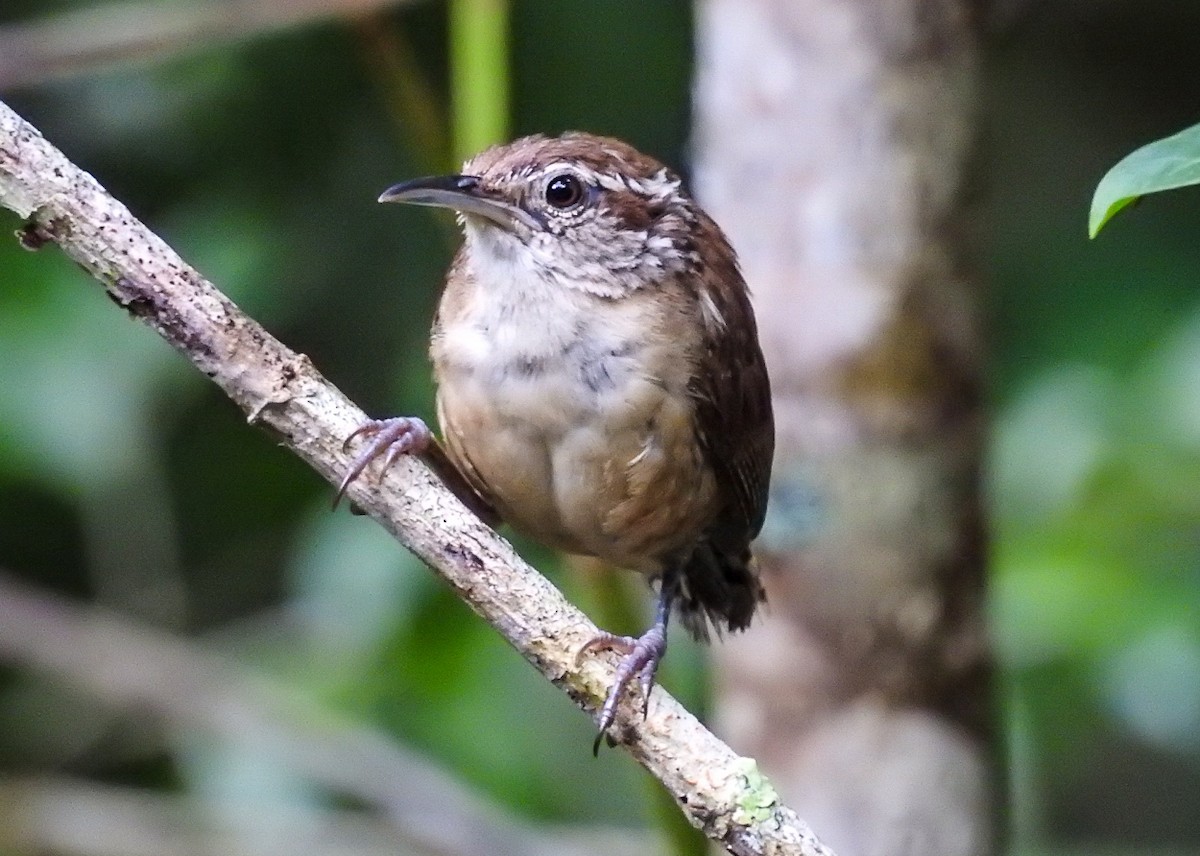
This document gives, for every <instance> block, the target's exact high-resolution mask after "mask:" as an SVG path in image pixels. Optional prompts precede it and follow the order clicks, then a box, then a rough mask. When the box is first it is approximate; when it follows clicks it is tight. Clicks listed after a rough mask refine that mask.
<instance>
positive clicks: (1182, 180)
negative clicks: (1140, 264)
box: [1088, 125, 1200, 238]
mask: <svg viewBox="0 0 1200 856" xmlns="http://www.w3.org/2000/svg"><path fill="white" fill-rule="evenodd" d="M1192 184H1200V125H1193V126H1192V127H1190V128H1188V129H1187V130H1184V131H1180V132H1179V133H1178V134H1175V135H1174V136H1171V137H1167V138H1166V139H1163V140H1157V141H1155V142H1153V143H1150V144H1149V145H1145V146H1142V147H1141V148H1140V149H1137V150H1136V151H1133V152H1131V153H1130V154H1128V155H1126V156H1125V157H1124V158H1123V159H1122V160H1121V161H1120V162H1119V163H1118V164H1117V165H1116V166H1114V167H1113V168H1112V169H1110V170H1109V171H1108V173H1107V174H1106V175H1105V176H1104V178H1102V179H1100V183H1099V184H1098V185H1096V193H1095V195H1094V196H1093V197H1092V210H1091V213H1090V214H1089V215H1088V236H1089V237H1091V238H1094V237H1096V234H1097V233H1098V232H1099V231H1100V229H1101V228H1103V226H1104V224H1105V223H1107V222H1108V221H1109V220H1111V219H1112V218H1113V216H1114V215H1115V214H1116V213H1117V212H1118V211H1120V210H1121V209H1122V208H1124V207H1125V206H1126V205H1129V204H1130V203H1132V202H1136V201H1137V198H1138V197H1139V196H1143V195H1145V194H1147V193H1157V192H1158V191H1160V190H1173V189H1175V188H1177V187H1187V186H1188V185H1192Z"/></svg>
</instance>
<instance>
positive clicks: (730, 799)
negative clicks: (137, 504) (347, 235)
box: [0, 103, 829, 854]
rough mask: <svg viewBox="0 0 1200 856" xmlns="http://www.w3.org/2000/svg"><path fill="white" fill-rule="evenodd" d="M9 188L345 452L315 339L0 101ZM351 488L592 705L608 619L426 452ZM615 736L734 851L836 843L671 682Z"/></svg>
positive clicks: (233, 388) (151, 312)
mask: <svg viewBox="0 0 1200 856" xmlns="http://www.w3.org/2000/svg"><path fill="white" fill-rule="evenodd" d="M0 204H2V205H3V206H5V207H7V208H10V209H12V210H13V211H15V212H16V213H17V214H19V215H20V216H21V217H23V218H25V219H26V222H25V225H24V226H23V227H22V229H21V230H20V231H19V233H18V234H19V237H20V239H21V240H22V241H23V242H24V243H25V245H26V246H28V247H30V248H37V247H40V246H42V245H44V244H47V243H56V244H58V245H59V247H61V248H62V250H63V251H64V252H65V253H66V254H67V255H68V256H70V257H71V258H72V259H74V260H75V261H76V262H78V263H79V264H80V265H81V266H82V267H83V268H85V269H86V270H87V271H89V272H90V273H91V274H92V275H93V276H94V277H95V278H96V279H97V280H98V281H99V282H100V283H101V284H102V285H103V287H104V289H105V291H106V292H107V294H108V296H109V297H110V298H111V299H112V300H113V302H115V303H116V304H117V305H118V306H120V307H122V308H124V309H125V310H126V311H127V312H129V313H130V314H131V315H134V316H137V317H138V318H140V319H142V320H143V321H144V322H145V323H147V324H148V325H150V326H151V327H152V328H154V329H155V330H157V331H158V333H159V334H160V335H161V336H162V337H163V338H164V339H166V340H167V341H168V342H169V343H170V344H171V345H173V346H174V347H175V348H176V349H177V350H178V351H180V352H181V353H182V354H183V355H184V356H186V357H187V358H188V359H189V360H191V361H192V363H194V364H195V365H196V367H197V368H198V369H200V370H201V371H202V372H204V373H205V374H206V375H207V376H208V377H210V378H212V380H213V382H215V383H216V384H217V385H218V386H219V387H221V389H222V390H224V391H225V393H226V394H227V395H228V396H229V397H230V398H231V399H232V400H233V401H234V402H235V403H236V404H237V405H238V406H239V407H240V408H241V409H242V410H243V411H244V412H245V413H246V415H247V418H248V420H249V421H250V422H251V423H252V424H256V425H259V426H260V427H262V428H264V429H266V430H268V431H270V432H272V433H273V434H275V435H276V436H277V437H278V438H279V439H280V441H281V442H282V443H283V444H284V445H285V446H287V447H288V448H289V449H291V450H292V451H293V452H295V453H296V454H297V455H299V456H300V457H301V458H303V459H304V460H305V461H306V462H308V464H309V465H310V466H312V467H313V469H315V470H316V471H317V472H318V473H320V474H321V476H322V477H323V478H325V479H326V480H329V481H334V480H336V479H337V478H338V477H339V476H340V475H341V473H342V472H343V471H344V470H345V468H346V466H347V463H348V461H347V456H346V454H345V453H344V452H343V451H342V448H341V447H342V439H343V438H344V437H346V436H347V435H348V434H350V432H351V431H353V430H354V428H355V427H357V426H358V424H360V423H361V422H362V421H363V419H364V418H365V417H364V415H363V413H362V412H361V411H360V410H358V408H356V407H355V406H354V405H353V404H352V403H351V402H350V401H349V400H347V399H346V397H345V396H344V395H342V393H341V392H339V391H338V390H337V389H336V388H335V387H333V386H332V385H331V384H330V383H329V382H328V381H327V380H325V378H323V377H322V376H321V375H320V373H319V372H318V371H317V370H316V369H315V368H314V367H313V365H312V363H311V362H310V361H309V360H308V359H307V358H306V357H305V356H303V355H302V354H297V353H295V352H293V351H291V350H289V349H288V348H287V347H285V346H284V345H283V344H282V343H281V342H279V341H278V340H276V339H275V338H273V337H272V336H271V335H270V334H269V333H267V331H266V330H264V329H263V328H262V327H261V326H260V325H259V324H258V323H256V322H255V321H254V320H253V319H251V318H249V317H247V316H246V315H245V314H244V313H243V312H241V310H239V309H238V307H237V306H235V305H234V304H233V303H232V302H231V301H230V300H229V299H228V298H227V297H225V296H224V295H223V294H221V292H219V291H218V290H217V289H216V288H215V287H214V286H213V285H212V283H210V282H208V281H207V280H205V279H204V278H203V277H202V276H201V275H200V274H199V273H197V272H196V271H195V270H193V269H192V268H191V267H189V266H188V265H187V264H186V263H185V262H184V261H183V260H182V259H181V258H180V257H179V256H178V255H177V254H176V253H175V251H174V250H172V249H171V248H170V247H169V246H167V244H166V243H165V242H164V241H163V240H162V239H161V238H159V237H158V236H156V235H155V234H153V233H152V232H151V231H150V230H149V229H147V228H146V227H145V226H144V225H143V224H142V223H141V222H139V221H138V220H137V219H136V218H135V217H134V216H133V215H132V214H130V212H129V210H128V209H127V208H125V206H124V205H122V204H121V203H120V202H118V201H117V200H115V199H113V198H112V197H111V196H110V195H109V194H108V193H106V192H105V190H104V188H102V187H101V186H100V185H99V184H98V183H97V182H96V180H95V179H94V178H92V177H91V176H90V175H88V174H87V173H85V172H83V171H82V170H80V169H79V168H78V167H76V166H75V165H74V164H72V163H71V162H70V161H68V160H67V158H66V157H65V156H64V155H63V154H62V153H61V152H59V151H58V150H57V149H56V148H54V147H53V146H51V145H50V144H49V143H48V142H46V140H45V139H44V138H43V137H42V135H41V134H40V133H39V132H38V131H37V129H35V128H34V127H33V126H32V125H30V124H29V123H27V122H25V121H24V120H23V119H21V117H19V116H18V115H17V114H15V113H14V112H12V110H10V109H9V108H8V107H7V106H6V105H4V104H3V103H0ZM347 496H348V498H349V499H350V500H351V501H353V502H354V503H355V504H356V505H358V506H359V507H360V508H361V509H362V510H363V511H364V512H366V513H367V514H369V515H370V516H371V517H373V518H374V519H375V520H377V521H378V522H379V523H380V524H381V525H382V526H384V527H385V528H386V529H387V530H388V531H389V532H391V533H392V534H393V535H394V536H395V537H396V539H397V540H399V541H400V542H401V543H402V544H403V545H404V546H406V547H408V548H409V549H410V550H412V551H413V553H415V554H416V555H417V556H419V557H420V558H421V559H422V560H423V561H425V562H426V563H427V564H428V565H429V566H430V567H431V568H433V569H434V571H435V572H436V573H437V574H438V575H439V576H440V577H442V579H444V580H445V581H446V582H447V583H448V584H449V585H450V586H451V587H452V588H453V589H454V590H455V591H456V592H457V593H458V594H459V595H460V596H461V597H462V598H463V600H464V601H466V603H467V604H468V605H469V606H470V607H471V608H472V609H473V610H475V612H477V613H478V614H479V615H481V616H482V617H483V618H484V619H485V620H487V621H488V623H490V624H491V625H492V626H494V627H495V628H496V629H497V630H498V631H499V632H500V633H501V634H502V635H503V636H504V638H505V639H507V640H508V641H509V643H510V644H512V645H513V647H515V648H516V649H517V650H518V651H519V652H520V653H521V654H522V656H524V657H525V658H526V659H527V660H528V661H529V662H530V663H531V664H533V665H534V666H535V667H536V668H537V669H538V670H539V671H540V672H541V673H542V674H543V675H545V676H546V677H547V678H548V679H549V680H550V681H552V682H553V683H554V684H556V685H557V686H559V687H561V688H562V689H563V690H564V691H565V692H567V693H568V695H570V696H571V698H572V699H574V700H575V702H576V703H577V704H579V705H580V706H581V707H582V708H584V709H585V710H587V711H589V712H590V713H594V712H595V710H596V708H597V706H598V704H599V702H600V701H601V700H602V699H603V696H604V691H605V689H606V688H607V687H608V686H609V684H610V682H611V681H612V678H613V668H612V662H611V661H610V660H608V659H603V658H591V657H589V658H587V659H586V661H585V662H584V663H583V664H582V666H580V667H576V665H575V662H574V658H575V653H576V652H577V651H578V650H579V648H580V646H581V645H582V644H583V643H584V642H585V641H586V640H588V639H589V638H591V637H592V636H593V635H594V634H595V633H596V632H597V631H596V628H595V626H594V625H593V624H592V623H591V622H590V621H589V620H588V619H587V618H586V617H585V616H584V615H583V614H582V613H580V612H579V611H578V610H577V609H575V607H573V606H572V605H571V604H569V603H568V602H567V601H566V600H565V599H564V598H563V596H562V594H561V593H560V592H559V591H558V590H557V589H556V588H554V586H552V585H551V584H550V583H549V582H548V581H547V580H546V579H545V578H544V577H542V576H541V575H540V574H538V573H537V572H536V571H535V570H533V569H532V568H531V567H530V566H529V565H528V564H526V563H525V562H524V561H522V560H521V558H520V557H519V556H518V555H517V554H516V553H515V551H514V550H513V549H512V547H511V546H509V544H508V543H507V542H506V541H505V540H504V539H502V538H501V537H499V536H498V535H497V534H496V533H495V532H493V531H492V530H491V529H489V528H488V527H487V526H485V525H484V524H483V523H482V522H481V521H479V520H478V519H477V518H476V517H474V516H473V515H472V514H471V513H470V512H469V511H468V510H467V509H466V508H465V507H464V506H463V505H462V504H461V503H460V502H459V501H458V500H457V499H455V497H454V496H453V495H452V494H451V493H450V492H449V491H447V490H446V489H445V488H444V487H443V486H442V485H441V484H440V483H439V482H438V481H437V480H436V479H435V478H434V476H433V475H432V474H431V473H430V472H429V471H428V470H427V469H426V468H425V467H424V466H422V465H421V464H420V463H419V462H417V461H413V460H410V459H404V460H401V461H400V462H399V463H398V464H397V465H396V466H395V467H394V468H392V470H391V471H389V473H388V474H387V476H386V477H385V478H384V479H383V480H382V481H381V482H380V483H379V485H378V486H376V485H375V484H374V483H373V481H372V480H371V479H362V480H359V481H357V482H356V483H354V484H352V485H351V486H350V489H349V490H348V492H347ZM613 734H614V737H615V738H616V740H617V741H618V742H619V743H621V744H623V745H624V746H625V747H626V748H627V749H628V751H629V752H630V754H631V755H633V757H634V758H635V759H637V761H638V762H639V763H641V764H642V765H643V766H644V767H645V768H646V769H647V770H649V771H650V773H651V774H652V775H654V776H655V777H656V778H657V779H659V781H661V782H662V783H663V785H664V786H665V787H666V788H667V790H668V791H669V792H670V793H671V794H672V796H673V797H674V798H675V800H676V802H677V804H678V805H679V806H680V809H681V810H682V811H683V812H684V813H685V814H686V816H687V817H688V819H689V820H690V821H691V822H692V823H693V824H694V825H695V826H697V827H698V828H700V829H702V830H703V831H704V833H705V834H706V835H708V836H709V837H710V838H712V839H714V840H716V841H719V842H720V843H721V844H723V845H724V846H725V847H726V848H728V849H729V850H730V851H731V852H733V853H735V854H765V853H771V854H793V853H794V854H828V853H829V851H828V850H827V849H825V848H824V847H823V846H822V845H821V844H820V842H818V841H817V840H816V838H815V837H814V836H813V834H812V832H811V831H810V830H809V829H808V827H807V826H806V825H805V824H804V823H803V822H802V821H800V820H799V818H797V816H796V815H795V813H794V812H792V811H791V810H790V809H788V808H787V807H785V806H783V805H782V804H781V803H780V801H779V800H778V798H777V797H776V796H775V795H774V791H773V790H772V789H771V787H770V784H769V783H768V782H766V780H765V779H763V778H762V777H761V776H760V775H758V774H757V772H756V770H755V767H754V764H753V762H752V761H750V760H749V759H745V758H741V757H739V756H738V755H736V754H735V753H734V752H733V751H732V750H731V749H730V748H729V747H728V746H726V745H725V744H723V743H722V742H721V741H719V740H718V739H717V738H716V737H714V736H713V735H712V733H711V732H709V731H708V730H707V729H706V728H705V727H704V726H703V725H701V724H700V722H699V721H698V720H697V719H696V718H695V717H693V716H692V715H691V714H689V713H688V712H687V711H686V710H684V709H683V708H682V707H681V706H680V705H679V704H678V703H677V702H676V701H674V700H673V699H672V698H671V697H670V696H668V695H667V694H666V693H665V692H664V691H663V690H662V689H660V688H657V687H656V688H655V690H654V694H653V698H652V700H651V703H650V713H649V716H648V717H647V718H646V720H645V721H640V719H639V717H637V716H636V715H632V712H631V711H630V710H623V711H622V713H621V715H620V716H619V717H618V720H617V723H616V725H615V726H614V728H613Z"/></svg>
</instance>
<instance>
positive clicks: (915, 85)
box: [695, 0, 996, 856]
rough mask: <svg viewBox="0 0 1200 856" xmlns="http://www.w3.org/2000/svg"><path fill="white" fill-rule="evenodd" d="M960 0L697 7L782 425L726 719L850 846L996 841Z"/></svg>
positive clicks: (923, 848)
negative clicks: (759, 595)
mask: <svg viewBox="0 0 1200 856" xmlns="http://www.w3.org/2000/svg"><path fill="white" fill-rule="evenodd" d="M968 11H969V10H968V7H967V4H966V2H960V0H705V2H702V3H700V5H699V10H698V22H697V26H698V35H697V54H698V55H697V67H698V72H697V74H698V78H697V91H696V139H695V153H696V185H697V189H698V192H699V196H700V198H701V199H702V201H703V203H704V204H705V206H706V207H707V208H708V210H709V211H710V212H711V213H712V214H713V216H714V217H715V218H716V220H717V221H718V222H719V223H720V224H721V225H722V226H723V227H724V228H725V229H726V230H727V231H728V232H729V234H730V237H731V238H732V240H733V244H734V246H735V247H736V248H737V249H738V251H739V253H740V255H741V260H742V264H743V267H744V270H745V273H746V279H747V281H748V282H749V283H750V287H751V289H752V290H753V291H754V295H755V300H756V307H757V312H758V319H759V328H760V334H761V338H762V343H763V348H764V350H765V352H766V356H767V361H768V364H769V366H770V369H771V377H772V384H773V388H774V395H775V408H776V410H775V413H776V420H777V428H778V435H779V439H778V452H777V455H776V459H775V471H774V480H773V487H772V498H771V502H772V507H771V512H770V518H769V519H768V523H767V527H766V530H765V531H764V533H763V537H762V538H761V539H760V541H759V554H760V561H761V562H762V565H763V570H764V575H765V579H766V583H767V586H768V597H769V607H768V610H767V615H766V618H765V620H761V621H759V622H757V623H756V626H755V627H754V628H752V629H751V631H750V632H748V633H746V634H744V635H742V636H739V637H736V638H732V639H729V640H727V642H726V644H725V645H721V646H717V649H716V650H717V655H718V657H719V664H718V669H719V678H718V681H719V685H720V694H719V699H720V700H719V703H718V725H719V727H720V729H721V730H723V732H724V733H725V735H726V736H727V737H728V738H729V739H730V741H731V743H732V744H733V745H734V747H735V748H736V749H737V750H738V751H742V752H746V753H749V754H752V755H755V756H757V757H758V758H759V760H760V762H761V764H762V766H763V768H764V769H765V771H766V772H767V773H768V775H770V776H772V778H773V779H774V781H775V784H776V786H777V787H778V789H779V790H780V792H781V794H782V796H783V797H784V799H785V800H787V801H789V803H790V804H791V805H793V806H794V807H795V808H796V809H797V810H798V811H799V813H800V814H801V815H802V816H804V817H805V818H806V819H807V820H808V821H809V822H810V823H811V824H812V825H813V828H814V830H815V831H816V832H817V834H818V835H820V836H821V837H822V839H823V840H824V841H825V842H826V843H828V844H829V845H830V846H831V847H833V848H834V850H836V851H837V852H838V853H839V854H840V856H869V855H870V854H881V856H882V854H889V856H899V854H908V853H912V854H925V856H930V855H931V854H932V856H949V854H972V856H975V854H986V853H989V852H991V851H992V850H993V849H994V846H995V841H994V836H993V831H994V826H995V824H994V815H995V812H996V809H995V802H996V797H995V788H994V784H995V782H994V764H993V760H994V759H993V755H994V750H993V746H992V722H991V705H990V697H989V678H990V659H989V651H988V644H987V639H986V631H985V624H984V614H983V593H984V591H983V588H984V554H985V540H984V531H983V522H982V517H981V512H980V484H979V471H980V452H981V440H982V436H983V432H982V428H983V414H982V396H981V372H982V361H983V347H982V339H981V334H980V329H979V323H978V322H979V319H978V314H979V313H978V298H979V288H978V279H977V277H976V276H975V274H974V272H973V271H972V270H970V269H969V267H968V266H967V265H966V264H965V263H964V258H965V257H966V255H967V252H966V250H967V247H966V244H967V234H966V233H967V229H966V228H965V226H966V220H967V213H968V212H967V211H966V206H965V200H964V193H963V191H964V185H965V178H966V167H967V162H968V158H969V156H970V155H971V150H972V143H973V136H974V134H973V130H974V129H973V121H974V106H975V103H974V101H975V86H976V82H977V72H976V65H977V50H976V44H975V38H974V32H973V21H972V20H971V19H970V16H969V14H968Z"/></svg>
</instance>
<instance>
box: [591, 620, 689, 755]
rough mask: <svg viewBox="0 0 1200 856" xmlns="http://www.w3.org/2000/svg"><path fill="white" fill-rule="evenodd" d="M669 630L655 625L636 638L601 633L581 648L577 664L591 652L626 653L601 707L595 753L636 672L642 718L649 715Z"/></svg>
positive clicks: (597, 723)
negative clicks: (656, 677) (652, 693)
mask: <svg viewBox="0 0 1200 856" xmlns="http://www.w3.org/2000/svg"><path fill="white" fill-rule="evenodd" d="M665 631H666V628H665V627H662V626H659V625H658V624H655V625H654V626H653V627H651V628H650V629H649V630H647V631H646V632H645V633H643V634H642V635H641V636H638V637H636V638H635V637H633V636H617V635H615V634H613V633H601V634H600V635H599V636H596V637H595V638H593V639H590V640H589V641H588V642H587V643H586V644H584V646H583V647H582V648H580V649H579V653H578V654H576V655H575V662H576V664H578V663H579V662H580V660H582V658H583V655H584V654H586V653H588V652H589V651H618V652H620V653H621V654H622V655H623V656H622V657H621V662H620V663H619V664H618V665H617V674H616V677H615V678H614V680H613V685H612V688H611V689H609V691H608V695H607V696H606V697H605V699H604V704H603V706H602V707H601V708H600V716H599V718H598V719H597V722H596V725H597V727H598V728H599V729H600V733H599V734H597V735H596V742H595V743H594V744H592V754H593V755H595V754H598V753H599V751H600V741H601V740H603V739H604V738H605V736H607V735H608V729H609V727H610V726H612V724H613V721H614V720H615V719H616V716H617V706H618V705H619V704H620V703H621V699H622V698H623V697H624V696H625V693H626V691H627V689H628V687H629V682H630V681H631V680H633V678H634V676H635V675H636V676H637V679H638V686H639V687H640V688H641V690H642V718H643V719H645V718H646V716H647V715H649V713H650V690H652V689H653V688H654V676H655V674H656V673H657V672H658V664H659V662H661V661H662V658H663V655H664V654H665V653H666V652H667V635H666V632H665ZM610 743H611V738H610Z"/></svg>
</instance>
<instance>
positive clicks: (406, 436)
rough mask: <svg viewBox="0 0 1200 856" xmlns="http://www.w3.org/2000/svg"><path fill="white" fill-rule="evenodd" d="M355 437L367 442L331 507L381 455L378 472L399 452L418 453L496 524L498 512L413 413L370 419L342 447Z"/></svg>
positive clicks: (473, 508)
mask: <svg viewBox="0 0 1200 856" xmlns="http://www.w3.org/2000/svg"><path fill="white" fill-rule="evenodd" d="M356 437H369V438H370V442H369V443H367V445H366V446H365V447H363V449H362V451H360V452H359V453H358V454H357V455H356V456H355V457H354V460H352V461H351V462H350V469H348V470H347V471H346V475H345V476H343V477H342V481H341V484H339V485H338V489H337V493H335V494H334V495H333V507H334V508H337V507H338V503H339V502H341V500H342V496H343V495H345V493H346V488H347V487H349V486H350V483H351V482H353V481H354V480H355V479H356V478H358V477H359V476H360V475H362V472H363V470H364V469H366V468H367V466H368V465H369V464H370V463H371V462H372V461H373V460H375V459H376V458H378V457H379V456H380V455H383V456H384V458H383V466H382V468H381V469H380V476H382V475H383V473H384V472H385V471H386V470H387V468H388V467H390V466H391V465H392V464H394V463H395V462H396V459H397V458H398V457H400V456H401V455H419V456H420V458H421V460H423V461H424V462H425V463H426V465H427V466H428V467H429V468H430V469H431V470H433V471H434V473H436V474H437V476H438V478H440V479H441V480H442V482H443V483H444V484H445V485H446V487H448V488H450V490H451V492H453V494H454V495H455V496H457V497H458V498H459V500H460V501H461V502H462V503H463V505H465V506H467V508H469V509H471V511H473V512H475V514H476V515H477V516H478V517H479V518H480V519H482V520H483V522H484V523H486V524H488V525H489V526H497V525H499V523H500V516H499V515H498V514H497V513H496V509H495V508H494V507H493V506H492V503H491V502H489V501H488V500H487V498H486V497H484V496H482V495H481V494H480V493H479V491H477V490H476V489H475V488H474V487H473V486H472V485H471V483H470V482H469V481H467V479H466V477H465V476H464V475H463V474H462V473H461V472H459V469H458V467H456V466H455V465H454V462H453V461H451V460H450V458H449V456H448V455H447V454H446V450H445V449H443V448H442V445H441V444H440V443H439V442H438V441H437V438H436V437H434V436H433V432H432V431H430V430H429V426H428V425H426V424H425V422H424V421H423V420H421V419H418V418H417V417H415V416H395V417H393V418H391V419H370V420H368V421H366V422H364V423H363V424H362V425H360V426H359V427H358V429H357V430H356V431H355V432H354V433H353V434H351V435H350V436H349V437H347V438H346V441H345V442H344V443H343V444H342V451H346V450H347V449H348V448H349V446H350V443H351V442H352V441H353V440H354V439H355V438H356Z"/></svg>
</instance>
